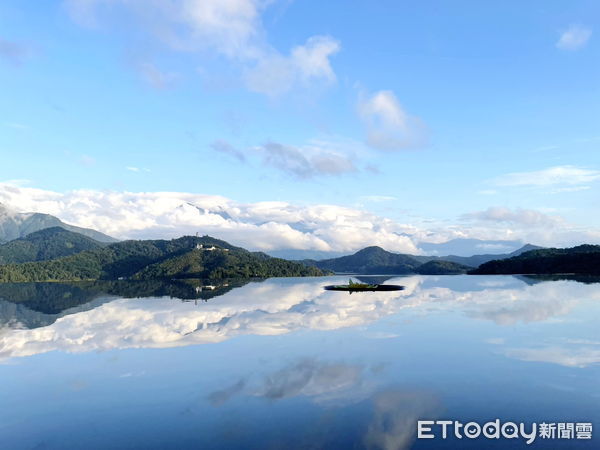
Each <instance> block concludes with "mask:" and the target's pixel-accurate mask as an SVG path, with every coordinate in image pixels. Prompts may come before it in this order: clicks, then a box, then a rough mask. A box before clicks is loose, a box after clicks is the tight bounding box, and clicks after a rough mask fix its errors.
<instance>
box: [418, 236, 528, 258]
mask: <svg viewBox="0 0 600 450" xmlns="http://www.w3.org/2000/svg"><path fill="white" fill-rule="evenodd" d="M522 245H523V243H522V242H521V241H506V240H483V239H466V238H458V239H451V240H449V241H447V242H442V243H439V244H435V243H431V242H420V243H419V245H418V246H419V248H421V249H422V250H424V251H425V252H426V253H429V254H431V255H436V256H439V255H456V256H471V255H482V254H507V253H511V252H513V251H515V250H517V249H518V248H519V247H521V246H522Z"/></svg>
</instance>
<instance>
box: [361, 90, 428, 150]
mask: <svg viewBox="0 0 600 450" xmlns="http://www.w3.org/2000/svg"><path fill="white" fill-rule="evenodd" d="M358 113H359V116H360V118H361V119H362V121H363V123H364V125H365V127H366V130H367V143H368V144H369V145H370V146H371V147H373V148H377V149H380V150H402V149H408V148H415V147H420V146H422V145H423V144H424V143H425V141H426V130H425V126H424V124H423V123H422V122H421V120H420V119H419V118H417V117H413V116H411V115H409V114H408V113H407V112H406V111H405V110H404V109H403V108H402V106H401V105H400V103H399V102H398V99H397V98H396V96H395V95H394V93H393V92H392V91H378V92H375V93H374V94H373V95H370V96H367V97H365V98H361V99H360V101H359V105H358Z"/></svg>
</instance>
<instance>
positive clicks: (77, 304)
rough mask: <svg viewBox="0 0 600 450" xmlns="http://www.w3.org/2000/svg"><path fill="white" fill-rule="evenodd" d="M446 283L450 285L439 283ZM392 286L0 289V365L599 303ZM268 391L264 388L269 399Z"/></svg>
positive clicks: (506, 283) (472, 282)
mask: <svg viewBox="0 0 600 450" xmlns="http://www.w3.org/2000/svg"><path fill="white" fill-rule="evenodd" d="M449 281H451V283H450V285H451V286H452V288H450V287H447V286H446V285H447V284H449ZM396 282H397V283H398V284H402V285H404V286H405V290H404V291H395V292H369V293H357V294H356V295H352V296H349V295H347V294H346V293H344V292H330V291H324V290H323V285H325V284H330V283H331V279H326V278H325V279H323V278H312V279H311V278H308V279H269V280H261V281H260V282H259V281H250V280H242V281H232V282H229V283H226V284H223V285H220V286H218V285H213V284H206V282H204V283H203V284H202V283H200V282H181V283H161V282H149V283H139V284H138V283H131V282H114V283H78V284H77V285H64V284H53V283H42V284H22V285H3V286H0V298H2V299H3V300H2V302H0V317H1V320H2V323H4V324H5V327H4V329H0V359H7V358H11V357H22V356H29V355H34V354H39V353H44V352H48V351H53V350H62V351H67V352H88V351H93V350H108V349H113V348H162V347H175V346H186V345H193V344H206V343H215V342H221V341H224V340H227V339H229V338H232V337H235V336H240V335H249V334H254V335H279V334H285V333H289V332H293V331H295V330H300V329H313V330H334V329H338V328H342V327H351V326H361V325H366V324H369V323H373V322H375V321H377V320H379V319H381V318H383V317H387V316H391V315H395V314H401V313H402V312H403V311H406V312H407V313H408V312H409V311H410V312H411V314H415V313H416V314H423V315H425V314H433V313H435V312H436V311H460V312H461V313H462V314H464V315H466V316H468V317H471V318H475V319H481V320H487V321H492V322H494V323H495V324H497V325H514V324H516V323H519V322H521V323H527V322H540V321H548V320H550V319H553V318H556V317H560V316H564V315H566V314H568V313H569V312H570V311H572V310H573V309H574V308H575V307H577V306H578V305H579V304H580V303H581V302H584V301H589V300H593V301H596V302H597V301H598V300H600V289H598V286H595V285H593V284H582V283H578V282H574V281H569V280H561V281H551V282H539V283H534V284H526V283H524V282H523V281H520V280H519V279H516V278H515V277H469V276H462V277H423V276H411V277H404V278H401V279H396ZM238 287H239V289H234V288H238ZM44 296H45V297H44ZM167 296H168V297H175V298H179V299H184V300H194V299H196V300H197V299H203V300H208V299H210V298H214V297H216V296H219V301H216V302H210V301H209V302H207V303H202V304H201V305H194V304H193V303H190V302H185V301H184V302H181V301H180V302H174V301H172V300H168V299H166V298H165V297H167ZM138 297H147V298H138ZM28 314H29V316H28ZM36 314H37V315H36ZM7 325H8V327H7ZM11 327H12V328H11ZM34 327H38V328H34ZM23 328H31V329H23ZM524 359H525V358H524ZM299 373H304V372H302V371H300V372H299ZM307 373H308V372H307ZM276 388H277V386H276V385H273V386H272V390H271V391H269V392H275V391H276ZM215 401H216V402H217V403H218V401H219V400H218V396H217V400H215Z"/></svg>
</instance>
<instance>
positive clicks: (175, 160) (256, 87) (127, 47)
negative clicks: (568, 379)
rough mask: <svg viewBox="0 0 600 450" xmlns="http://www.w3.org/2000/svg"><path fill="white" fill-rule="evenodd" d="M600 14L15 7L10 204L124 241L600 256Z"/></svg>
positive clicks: (72, 2) (288, 2)
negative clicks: (198, 237) (472, 246)
mask: <svg viewBox="0 0 600 450" xmlns="http://www.w3.org/2000/svg"><path fill="white" fill-rule="evenodd" d="M599 13H600V3H598V2H596V1H593V0H587V1H585V0H581V1H570V2H564V1H547V0H536V1H531V2H520V1H503V2H500V1H497V2H479V1H473V0H472V1H455V2H445V3H444V2H406V1H344V2H342V1H330V2H316V1H312V0H306V1H300V0H296V1H293V0H270V1H269V0H264V1H262V0H64V1H58V0H54V1H46V2H22V1H19V0H5V1H3V2H2V3H1V4H0V86H1V88H0V89H1V99H2V100H1V101H0V152H1V155H2V163H1V164H0V202H3V203H6V204H8V205H10V206H12V207H14V208H17V209H21V210H36V211H41V212H48V213H52V214H56V215H58V216H59V217H61V218H63V219H65V220H67V219H68V220H70V221H71V222H76V223H78V224H81V225H84V226H94V227H96V228H99V229H100V230H101V231H105V232H112V233H113V234H116V235H117V236H118V237H128V236H136V237H137V236H156V235H157V234H160V232H161V230H163V231H164V230H170V232H171V233H170V234H176V233H177V232H179V231H189V230H192V229H194V227H196V228H201V229H202V227H204V226H205V225H206V226H207V227H208V225H209V224H210V227H208V228H209V230H210V231H211V232H213V233H215V234H218V231H219V229H223V230H227V232H226V233H225V234H226V235H227V237H228V238H230V239H232V240H233V241H235V240H236V239H235V236H236V233H238V234H240V235H241V234H244V233H250V235H252V233H258V234H260V236H261V239H262V240H264V242H268V241H269V239H272V242H277V244H265V245H263V246H262V247H261V248H267V247H271V248H313V249H318V250H323V251H328V250H335V251H339V250H349V249H352V248H353V246H355V245H356V246H360V243H361V240H362V239H368V240H369V242H368V244H370V243H380V244H382V245H386V246H387V247H388V248H390V249H391V250H407V251H408V250H410V251H414V250H415V248H416V247H418V242H419V241H423V240H434V241H435V240H437V241H440V240H445V239H449V238H452V237H477V238H485V239H522V240H528V241H533V243H536V244H541V245H572V244H576V243H580V242H586V241H587V242H596V243H600V214H598V212H597V208H596V205H597V204H598V192H599V188H600V186H599V183H600V152H599V150H600V126H599V125H600V89H599V87H600V36H599V35H600V26H599V25H600V19H599V18H600V14H599ZM188 202H190V203H192V204H194V205H197V206H201V209H202V208H203V212H202V214H203V216H202V217H201V218H198V217H194V214H198V212H197V211H196V210H193V209H192V210H186V211H184V212H182V211H181V210H176V209H177V208H178V207H179V205H182V204H186V205H187V204H188ZM265 202H267V203H265ZM208 204H210V205H213V206H207V205H208ZM324 205H332V206H330V207H328V206H324ZM211 208H213V209H212V210H211ZM327 209H328V210H329V211H330V214H329V215H330V216H331V217H326V216H327V213H325V212H323V211H325V210H327ZM116 211H121V213H118V212H116ZM257 211H258V212H257ZM109 212H110V213H109ZM216 213H218V214H216ZM111 214H112V216H111ZM109 216H110V217H111V219H110V220H108V219H106V218H107V217H109ZM211 227H212V228H211ZM252 230H254V231H252ZM257 230H260V233H259V232H258V231H257ZM167 234H169V233H167ZM258 234H257V235H258ZM333 236H337V237H335V238H334V237H333ZM348 236H353V237H354V238H353V239H352V240H351V241H352V244H347V245H345V244H343V241H344V239H345V238H346V237H348ZM258 247H260V246H258Z"/></svg>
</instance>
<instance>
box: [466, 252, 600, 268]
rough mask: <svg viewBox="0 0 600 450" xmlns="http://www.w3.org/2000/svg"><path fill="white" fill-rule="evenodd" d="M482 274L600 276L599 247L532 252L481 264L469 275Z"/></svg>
mask: <svg viewBox="0 0 600 450" xmlns="http://www.w3.org/2000/svg"><path fill="white" fill-rule="evenodd" d="M469 273H471V274H474V275H484V274H590V275H597V274H600V245H580V246H577V247H572V248H546V249H541V250H532V251H529V252H525V253H523V254H521V255H519V256H515V257H513V258H509V259H504V260H494V261H489V262H487V263H485V264H482V265H481V266H479V267H478V268H477V269H475V270H472V271H471V272H469Z"/></svg>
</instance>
